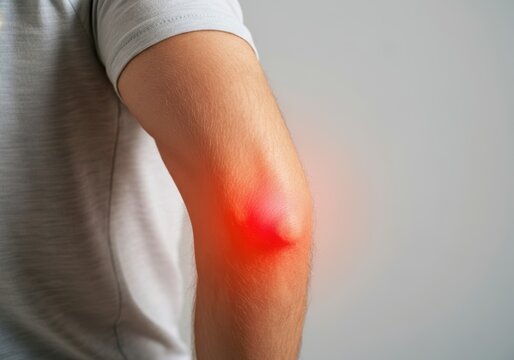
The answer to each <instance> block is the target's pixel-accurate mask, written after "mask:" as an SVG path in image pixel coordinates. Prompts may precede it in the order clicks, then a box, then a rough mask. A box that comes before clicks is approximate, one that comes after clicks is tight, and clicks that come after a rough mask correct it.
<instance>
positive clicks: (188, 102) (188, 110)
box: [119, 31, 312, 360]
mask: <svg viewBox="0 0 514 360" xmlns="http://www.w3.org/2000/svg"><path fill="white" fill-rule="evenodd" d="M119 89H120V94H121V96H122V97H123V99H124V102H125V103H126V104H127V106H128V107H129V109H130V111H131V112H132V113H133V114H134V116H135V117H136V118H137V119H138V120H139V121H140V123H141V125H142V126H143V127H144V129H145V130H146V131H147V132H148V133H149V134H150V135H151V136H153V138H154V139H155V141H156V144H157V146H158V149H159V151H160V154H161V156H162V159H163V161H164V163H165V165H166V167H167V168H168V170H169V172H170V174H171V176H172V177H173V179H174V181H175V182H176V184H177V187H178V189H179V191H180V192H181V195H182V197H183V199H184V202H185V204H186V207H187V210H188V213H189V216H190V218H191V222H192V226H193V234H194V247H195V259H196V265H197V273H198V278H197V292H196V305H195V324H194V326H195V347H196V354H197V356H198V358H199V359H216V360H217V359H280V360H282V359H295V358H296V357H297V355H298V348H299V344H300V340H301V333H302V327H303V319H304V313H305V308H306V292H307V283H308V275H309V263H310V241H311V239H310V237H311V223H312V220H311V197H310V194H309V191H308V188H307V184H306V180H305V176H304V173H303V171H302V168H301V164H300V162H299V160H298V157H297V154H296V151H295V149H294V146H293V144H292V141H291V139H290V137H289V134H288V131H287V129H286V126H285V124H284V122H283V120H282V118H281V115H280V111H279V109H278V107H277V104H276V102H275V99H274V97H273V95H272V93H271V91H270V89H269V87H268V84H267V82H266V79H265V76H264V74H263V72H262V69H261V67H260V65H259V63H258V61H257V59H256V57H255V54H254V53H253V51H252V50H251V48H250V47H249V46H248V44H247V43H246V42H245V41H244V40H242V39H240V38H239V37H237V36H234V35H231V34H228V33H223V32H217V31H199V32H191V33H187V34H183V35H179V36H174V37H172V38H170V39H167V40H165V41H163V42H161V43H159V44H156V45H154V46H153V47H151V48H149V49H148V50H146V51H144V52H143V53H142V54H140V55H139V56H137V57H136V58H135V59H133V60H132V61H131V62H130V63H129V65H128V66H127V67H126V69H125V70H124V71H123V73H122V75H121V77H120V80H119Z"/></svg>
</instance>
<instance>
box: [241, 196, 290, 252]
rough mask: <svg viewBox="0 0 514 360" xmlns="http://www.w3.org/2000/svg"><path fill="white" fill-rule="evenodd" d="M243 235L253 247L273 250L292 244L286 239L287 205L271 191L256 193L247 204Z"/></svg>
mask: <svg viewBox="0 0 514 360" xmlns="http://www.w3.org/2000/svg"><path fill="white" fill-rule="evenodd" d="M246 211H247V212H246V214H247V216H246V218H245V221H244V224H243V227H244V229H243V233H244V237H245V238H246V241H247V242H248V243H249V245H251V246H252V247H256V248H259V249H261V250H273V249H278V248H282V247H284V246H287V245H289V244H290V242H289V241H288V239H287V238H286V237H285V234H284V229H283V228H282V227H283V226H284V225H285V224H284V219H285V218H286V216H285V215H286V204H285V201H283V199H282V198H280V197H279V196H277V194H275V193H273V194H272V193H271V192H269V191H266V192H265V191H261V192H258V193H256V194H255V195H254V196H253V197H252V198H251V201H249V202H248V204H247V210H246Z"/></svg>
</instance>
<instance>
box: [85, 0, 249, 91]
mask: <svg viewBox="0 0 514 360" xmlns="http://www.w3.org/2000/svg"><path fill="white" fill-rule="evenodd" d="M91 15H92V17H91V19H92V28H93V36H94V40H95V43H96V50H97V53H98V56H99V58H100V60H101V61H102V63H103V64H104V66H105V69H106V72H107V76H108V77H109V80H110V81H111V83H112V85H113V86H114V89H115V91H116V93H117V94H118V96H119V91H118V84H117V83H118V78H119V76H120V74H121V72H122V70H123V68H124V67H125V66H126V65H127V64H128V62H129V61H130V60H131V59H132V58H134V57H135V56H136V55H137V54H139V53H140V52H142V51H143V50H145V49H147V48H149V47H150V46H152V45H154V44H156V43H158V42H160V41H162V40H164V39H166V38H169V37H171V36H174V35H178V34H182V33H186V32H190V31H197V30H219V31H225V32H229V33H232V34H235V35H237V36H239V37H241V38H242V39H244V40H245V41H246V42H247V43H248V44H249V45H250V46H251V47H252V49H253V50H254V52H255V54H256V56H257V57H258V53H257V49H256V48H255V44H254V42H253V39H252V36H251V34H250V31H249V30H248V28H247V27H246V26H245V25H244V23H243V15H242V11H241V7H240V5H239V3H238V0H93V2H92V14H91Z"/></svg>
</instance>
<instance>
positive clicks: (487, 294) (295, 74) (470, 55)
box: [182, 0, 514, 360]
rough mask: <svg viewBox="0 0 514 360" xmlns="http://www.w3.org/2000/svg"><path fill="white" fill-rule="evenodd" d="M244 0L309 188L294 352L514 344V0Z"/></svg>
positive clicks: (318, 358) (498, 355) (465, 350)
mask: <svg viewBox="0 0 514 360" xmlns="http://www.w3.org/2000/svg"><path fill="white" fill-rule="evenodd" d="M241 5H242V8H243V12H244V15H245V22H246V24H247V26H248V27H249V28H250V30H251V32H252V34H253V36H254V40H255V43H256V45H257V48H258V50H259V55H260V59H261V63H262V65H263V67H264V69H265V71H266V73H267V75H268V78H269V80H270V83H271V85H272V87H273V89H274V92H275V94H276V97H277V99H278V101H279V103H280V105H281V108H282V110H283V113H284V116H285V118H286V120H287V124H288V127H289V129H290V130H291V133H292V134H293V137H294V139H295V142H296V144H297V147H298V151H299V153H300V155H301V157H302V159H303V162H304V165H305V168H306V171H307V173H308V175H309V178H310V182H311V186H312V190H313V193H314V196H315V199H316V213H317V220H316V231H315V242H316V249H315V257H314V270H313V274H312V280H311V294H310V307H309V311H308V315H307V321H306V327H305V332H304V341H303V351H302V355H301V359H304V360H311V359H312V360H324V359H335V360H338V359H349V360H360V359H364V360H375V359H376V360H412V359H430V360H433V359H437V360H455V359H466V360H473V359H477V360H483V359H488V360H500V359H509V360H512V359H514V190H513V186H514V144H513V140H514V2H513V1H491V0H487V1H486V0H483V1H428V0H427V1H407V0H405V1H399V0H392V1H362V0H354V1H343V0H337V1H328V0H321V1H305V0H284V1H278V0H276V1H271V0H259V1H250V0H241ZM186 233H188V234H189V236H186V239H185V241H184V244H185V245H184V247H183V249H182V250H183V258H184V259H185V261H184V264H183V266H184V268H185V269H186V287H187V289H188V294H189V295H188V296H189V298H191V296H192V294H193V290H194V286H193V285H194V277H193V270H194V268H193V266H192V263H191V262H190V258H191V255H192V251H191V248H190V246H191V239H190V230H189V229H188V231H186ZM189 311H190V307H189V308H188V309H187V311H186V315H185V317H184V326H183V331H185V333H186V335H188V333H189V331H190V325H189V324H190V315H188V314H189Z"/></svg>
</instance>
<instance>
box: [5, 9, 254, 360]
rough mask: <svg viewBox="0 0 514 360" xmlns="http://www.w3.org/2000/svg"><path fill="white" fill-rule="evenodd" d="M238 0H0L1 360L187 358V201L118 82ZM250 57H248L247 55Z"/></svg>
mask: <svg viewBox="0 0 514 360" xmlns="http://www.w3.org/2000/svg"><path fill="white" fill-rule="evenodd" d="M195 30H220V31H225V32H229V33H232V34H235V35H237V36H239V37H241V38H243V39H244V40H246V41H247V42H248V43H249V44H250V45H251V46H252V47H253V49H254V51H255V47H254V44H253V41H252V37H251V35H250V32H249V31H248V29H247V28H246V27H245V25H244V24H243V18H242V13H241V8H240V6H239V4H238V2H237V0H53V1H50V0H47V1H44V0H39V1H35V0H11V1H9V0H8V1H0V359H2V360H32V359H38V360H47V359H48V360H50V359H51V360H60V359H77V360H91V359H95V360H98V359H107V360H110V359H113V360H132V359H138V360H141V359H144V360H154V359H159V360H160V359H166V360H185V359H190V358H191V355H190V350H189V349H187V347H186V346H185V345H184V343H183V341H182V340H181V338H180V336H179V332H178V328H177V322H178V320H179V316H180V313H181V306H182V303H181V302H182V300H181V299H182V292H181V289H182V283H181V276H180V272H179V267H178V256H177V243H178V240H179V237H180V229H181V224H182V220H183V216H184V213H185V212H184V206H183V204H182V200H181V198H180V195H179V193H178V191H177V189H176V187H175V186H174V184H173V182H172V179H171V177H170V175H169V174H168V172H167V170H166V168H165V166H164V164H163V162H162V160H161V158H160V156H159V153H158V151H157V147H156V145H155V142H154V140H153V139H152V138H151V137H150V136H149V135H148V134H147V133H146V132H145V131H144V130H143V129H142V127H141V126H140V125H139V123H138V122H137V121H136V119H134V118H133V116H132V115H131V114H130V113H129V111H128V110H127V108H126V107H125V106H124V104H123V103H122V101H121V100H120V97H119V95H118V90H117V80H118V77H119V75H120V73H121V71H122V70H123V68H124V67H125V66H126V65H127V63H128V62H129V61H130V60H131V59H132V58H133V57H134V56H136V55H137V54H139V53H140V52H142V51H143V50H145V49H146V48H148V47H150V46H152V45H153V44H155V43H157V42H159V41H162V40H164V39H166V38H169V37H171V36H174V35H177V34H181V33H185V32H189V31H195ZM255 52H256V51H255Z"/></svg>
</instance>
